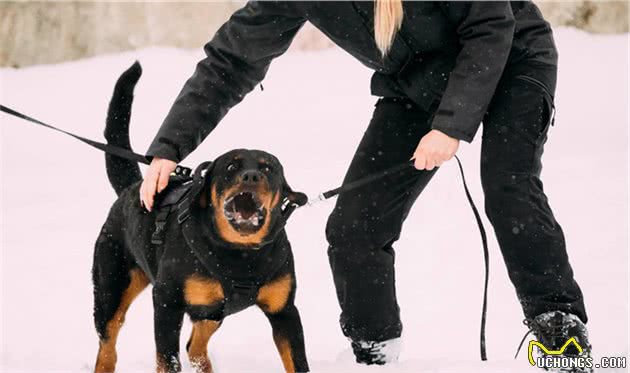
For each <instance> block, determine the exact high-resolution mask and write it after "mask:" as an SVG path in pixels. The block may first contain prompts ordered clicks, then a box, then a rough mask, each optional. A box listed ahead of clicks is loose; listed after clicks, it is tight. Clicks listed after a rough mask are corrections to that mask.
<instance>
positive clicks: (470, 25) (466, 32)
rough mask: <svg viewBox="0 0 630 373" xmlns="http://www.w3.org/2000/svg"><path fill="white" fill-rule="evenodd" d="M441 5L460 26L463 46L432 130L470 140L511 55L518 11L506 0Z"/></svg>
mask: <svg viewBox="0 0 630 373" xmlns="http://www.w3.org/2000/svg"><path fill="white" fill-rule="evenodd" d="M440 6H441V7H442V9H443V10H444V12H445V14H446V16H447V18H448V19H449V20H450V21H451V22H452V23H453V24H454V25H455V27H456V28H457V34H458V35H459V41H460V43H461V46H462V47H461V51H460V52H459V55H458V56H457V60H456V63H455V68H454V69H453V71H452V72H451V74H450V75H449V78H448V83H447V86H446V90H445V91H444V94H443V95H442V100H441V102H440V105H439V106H438V109H437V111H436V113H435V118H434V120H433V123H432V128H433V129H436V130H439V131H441V132H443V133H445V134H447V135H449V136H451V137H453V138H456V139H459V140H464V141H467V142H470V141H472V139H473V137H474V136H475V133H476V132H477V129H478V128H479V125H480V124H481V120H482V119H483V116H484V114H485V113H486V110H487V108H488V105H489V104H490V100H491V99H492V96H493V95H494V91H495V89H496V87H497V84H498V82H499V79H500V78H501V74H502V73H503V69H504V68H505V64H506V62H507V59H508V55H509V54H510V49H511V48H512V39H513V37H514V25H515V21H514V15H513V14H512V8H511V7H510V4H509V2H506V1H500V2H499V1H487V2H479V1H466V2H461V1H449V2H440Z"/></svg>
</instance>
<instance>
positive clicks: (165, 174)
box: [140, 157, 177, 211]
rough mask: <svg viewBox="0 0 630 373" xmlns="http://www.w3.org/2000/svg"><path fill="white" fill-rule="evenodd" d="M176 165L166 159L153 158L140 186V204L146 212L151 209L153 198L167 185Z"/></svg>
mask: <svg viewBox="0 0 630 373" xmlns="http://www.w3.org/2000/svg"><path fill="white" fill-rule="evenodd" d="M175 167H177V163H176V162H173V161H171V160H168V159H163V158H158V157H154V158H153V160H152V161H151V165H150V166H149V169H148V170H147V172H146V174H145V175H144V180H143V181H142V185H141V186H140V202H141V203H142V205H143V206H144V207H145V208H146V209H147V210H148V211H151V209H152V208H153V197H154V196H155V193H156V191H157V193H160V192H161V191H163V190H164V188H166V186H167V185H168V178H169V177H170V175H171V172H173V171H175Z"/></svg>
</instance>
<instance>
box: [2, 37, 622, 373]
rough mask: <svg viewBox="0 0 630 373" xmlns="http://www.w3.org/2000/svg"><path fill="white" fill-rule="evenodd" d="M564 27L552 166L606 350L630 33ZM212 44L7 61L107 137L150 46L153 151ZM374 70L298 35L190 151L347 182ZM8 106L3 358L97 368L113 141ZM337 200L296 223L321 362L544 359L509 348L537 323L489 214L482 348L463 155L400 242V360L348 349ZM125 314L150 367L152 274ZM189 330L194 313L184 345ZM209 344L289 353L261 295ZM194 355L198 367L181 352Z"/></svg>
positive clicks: (252, 356)
mask: <svg viewBox="0 0 630 373" xmlns="http://www.w3.org/2000/svg"><path fill="white" fill-rule="evenodd" d="M556 37H557V43H558V46H559V50H560V55H561V61H560V63H561V65H560V77H559V90H558V94H557V109H558V113H557V119H556V125H555V127H554V128H553V129H552V131H551V134H550V140H549V142H548V145H547V148H546V154H545V157H544V161H545V170H544V173H543V180H544V181H545V187H546V191H547V193H548V195H549V198H550V201H551V204H552V206H553V208H554V212H555V214H556V217H557V218H558V220H559V221H560V223H561V224H562V226H563V228H564V230H565V233H566V237H567V242H568V248H569V254H570V258H571V263H572V265H573V268H574V270H575V273H576V278H577V280H578V282H579V283H580V285H581V287H582V290H583V291H584V294H585V297H586V303H587V308H588V312H589V316H590V322H589V324H588V326H589V329H590V333H591V339H592V344H593V346H594V348H595V354H596V356H610V355H612V356H627V355H628V251H627V248H628V217H627V212H628V211H627V208H628V198H627V190H628V178H627V176H628V174H627V173H628V157H627V149H628V142H627V141H628V136H627V135H628V132H627V131H628V102H629V100H628V90H627V84H628V69H627V67H628V35H627V34H626V35H620V36H593V35H589V34H586V33H582V32H579V31H575V30H572V29H558V30H557V31H556ZM200 57H201V51H200V50H195V51H187V50H177V49H166V48H151V49H144V50H140V51H135V52H129V53H123V54H117V55H108V56H101V57H97V58H92V59H86V60H81V61H76V62H70V63H64V64H59V65H51V66H36V67H30V68H25V69H19V70H15V69H1V70H0V102H1V103H3V104H5V105H8V106H10V107H14V108H16V109H18V110H23V111H25V112H27V113H29V114H31V115H33V116H35V117H36V118H39V119H42V120H44V121H48V122H50V123H53V124H56V125H58V126H61V127H63V128H64V129H67V130H70V131H76V132H78V133H79V134H82V135H84V136H86V137H89V138H94V139H102V131H103V127H104V118H105V114H106V110H107V104H108V101H109V99H110V95H111V92H112V89H113V85H114V82H115V80H116V78H117V77H118V75H119V74H120V73H121V72H122V71H123V70H125V69H126V68H127V67H128V66H129V65H130V64H131V63H132V62H133V61H134V60H135V59H138V60H140V62H141V63H142V65H143V68H144V75H143V77H142V78H141V80H140V83H139V85H138V88H137V90H136V101H135V103H134V108H133V115H132V134H131V138H132V142H133V146H134V149H135V150H136V151H139V152H143V151H145V150H146V149H147V147H148V145H149V142H150V141H151V139H152V137H153V135H154V134H155V132H156V131H157V129H158V127H159V125H160V124H161V121H162V119H163V118H164V116H165V115H166V112H167V110H168V108H169V106H170V104H171V103H172V101H173V99H174V97H175V95H176V94H177V93H178V92H179V89H180V87H181V85H182V84H183V82H184V81H185V79H186V78H187V77H188V76H189V75H190V73H191V72H192V69H193V67H194V63H195V62H196V61H197V60H198V59H199V58H200ZM327 67H328V68H327ZM332 67H334V69H333V68H332ZM369 77H370V72H369V71H368V70H367V69H365V68H364V67H362V66H361V65H360V64H359V63H358V62H356V61H354V60H353V59H352V58H351V57H349V56H348V55H346V54H345V53H343V52H341V51H339V50H337V49H332V50H326V51H320V52H291V53H288V54H287V55H286V56H283V57H282V58H280V59H278V60H277V61H275V62H274V64H273V65H272V67H271V69H270V71H269V74H268V76H267V78H266V80H265V81H264V88H265V89H264V91H262V92H261V90H260V89H256V90H255V91H254V92H253V93H252V94H250V95H249V96H247V97H246V99H245V100H244V102H243V103H242V104H241V105H239V106H237V107H236V108H235V109H233V110H232V111H231V112H230V113H229V114H228V116H227V117H226V118H225V120H224V121H223V122H222V123H221V125H220V126H219V127H218V128H217V130H216V131H215V132H214V133H213V134H212V135H211V136H210V137H209V138H208V139H207V140H206V141H205V142H204V143H203V145H202V146H200V147H199V148H198V150H197V151H196V152H195V153H193V154H192V155H191V156H190V157H189V158H188V159H186V160H185V162H184V164H186V165H189V166H194V165H196V164H198V163H200V162H201V161H202V160H206V159H213V158H215V157H216V156H217V155H219V154H221V153H222V152H224V151H227V150H229V149H232V148H237V147H249V148H261V149H264V150H267V151H269V152H271V153H274V154H275V155H277V156H278V157H279V159H280V160H281V161H282V162H283V164H284V167H285V169H286V173H287V177H288V180H289V182H290V184H291V186H292V187H293V188H294V189H296V190H300V191H304V192H307V193H308V194H309V195H316V194H317V193H319V192H321V191H322V190H325V189H329V188H332V187H334V186H337V185H338V184H339V182H340V181H341V179H342V176H343V174H344V171H345V168H346V167H347V165H348V163H349V161H350V158H351V156H352V153H353V151H354V149H355V146H356V144H357V143H358V141H359V139H360V137H361V135H362V133H363V130H364V128H365V127H366V126H367V123H368V121H369V119H370V115H371V109H372V106H373V104H374V102H375V98H374V97H371V96H370V95H369ZM0 121H1V122H2V124H1V125H0V131H1V136H0V138H1V141H0V144H1V149H2V151H1V162H0V167H1V172H0V175H1V180H0V182H1V185H2V193H1V211H2V214H1V247H2V248H1V250H0V255H1V267H0V270H1V277H0V278H1V280H2V288H1V289H2V290H1V291H2V294H1V296H0V302H1V304H0V309H1V310H2V324H1V328H2V330H0V335H1V336H2V355H1V360H0V370H2V371H5V372H87V371H90V370H91V369H92V368H93V364H94V360H95V356H96V351H97V345H98V343H97V338H96V333H95V331H94V328H93V324H92V287H91V279H90V268H91V257H92V249H93V243H94V241H95V239H96V235H97V233H98V232H99V229H100V226H101V224H102V223H103V221H104V219H105V216H106V214H107V212H108V209H109V207H110V205H111V204H112V202H113V201H114V198H115V195H114V192H113V190H112V189H111V187H110V186H109V184H108V182H107V179H106V174H105V167H104V162H103V158H104V157H103V155H102V154H101V153H100V152H98V151H95V150H92V149H90V148H89V147H86V146H85V145H84V144H81V143H79V142H77V141H76V140H73V139H71V138H68V137H64V136H60V135H58V134H56V133H53V132H51V131H48V130H44V129H41V128H36V127H35V126H33V125H31V124H28V123H26V122H23V121H20V120H18V119H14V118H9V117H7V116H4V115H0ZM479 145H480V136H478V137H477V138H476V140H475V141H474V143H473V144H471V145H468V144H464V145H462V146H461V150H460V152H459V154H460V155H461V158H462V160H463V162H464V166H465V168H466V172H467V177H468V179H469V183H470V186H471V189H472V193H473V195H474V197H475V199H476V201H477V204H478V205H479V206H480V207H481V206H482V205H483V203H482V202H483V196H482V192H481V187H480V181H479V174H478V164H479ZM332 207H333V202H325V203H321V204H319V205H316V206H314V207H312V208H304V209H301V210H298V211H297V212H296V213H295V214H294V215H293V217H292V219H291V222H290V223H289V226H288V228H287V229H288V234H289V237H290V239H291V242H292V246H293V250H294V254H295V259H296V270H297V277H298V281H299V287H298V297H297V304H298V307H299V309H300V311H301V315H302V320H303V323H304V329H305V336H306V345H307V353H308V357H309V360H310V364H311V368H312V370H313V371H314V372H368V371H370V372H372V371H373V372H377V371H378V372H426V373H428V372H432V373H438V372H439V373H446V372H449V373H450V372H477V371H478V372H520V371H523V372H530V371H535V369H533V368H531V367H529V365H528V363H527V358H526V352H525V353H523V352H521V355H520V357H519V359H518V360H517V361H514V360H513V355H514V352H515V349H516V346H517V344H518V342H519V341H520V338H521V337H522V335H523V334H524V333H525V331H526V329H525V327H524V326H523V325H522V323H521V322H522V318H523V316H522V313H521V310H520V306H519V304H518V302H517V300H516V296H515V293H514V290H513V287H512V285H511V284H510V282H509V280H508V277H507V273H506V270H505V267H504V265H503V261H502V259H501V256H500V253H499V249H498V246H497V243H496V241H495V240H494V237H493V234H492V231H491V228H490V225H489V223H488V222H487V221H486V227H487V228H488V229H490V232H489V233H490V237H491V240H490V250H491V282H490V303H489V310H488V330H487V340H488V353H489V358H490V361H488V362H485V363H482V362H480V361H479V357H478V356H479V352H478V350H479V347H478V333H479V313H480V309H481V293H482V281H483V258H482V253H481V243H480V239H479V235H478V232H477V227H476V225H475V222H474V218H473V216H472V213H471V212H470V210H469V207H468V205H467V202H466V199H465V196H464V193H463V190H462V186H461V182H460V179H459V175H458V172H457V169H456V164H455V163H454V162H450V163H449V164H447V165H445V166H444V167H443V169H442V170H440V172H439V173H438V175H437V176H436V177H435V178H434V179H433V181H432V182H431V184H430V185H429V187H428V188H427V189H426V190H425V192H424V193H423V195H422V196H421V197H420V199H419V201H418V202H417V204H416V206H415V208H414V209H413V210H412V213H411V215H410V216H409V218H408V220H407V222H406V225H405V227H404V232H403V234H402V238H401V239H400V241H399V242H398V243H397V244H396V248H397V275H398V279H397V280H398V281H397V283H398V294H399V303H400V306H401V309H402V318H403V322H404V327H405V330H404V335H403V340H404V345H403V352H402V354H401V359H400V362H399V363H398V364H394V365H390V366H385V367H365V366H358V365H356V364H354V363H353V362H352V359H351V355H350V354H349V352H348V351H347V349H348V347H349V343H348V342H347V340H346V339H345V338H344V337H343V336H342V334H341V332H340V329H339V326H338V322H337V320H338V313H339V307H338V305H337V301H336V298H335V293H334V288H333V283H332V277H331V274H330V270H329V267H328V259H327V256H326V248H327V245H326V241H325V237H324V226H325V223H326V218H327V216H328V214H329V212H330V211H331V209H332ZM445 263H448V265H445ZM126 320H127V321H126V324H125V326H124V328H123V330H122V331H121V335H120V337H119V342H118V351H119V353H118V356H119V364H118V368H119V371H121V372H147V371H151V370H152V369H153V366H154V356H155V354H154V351H155V347H154V343H153V330H152V329H153V326H152V323H153V321H152V320H153V319H152V306H151V297H150V292H149V291H145V292H144V293H143V294H142V295H141V296H140V297H139V299H138V300H137V301H136V302H135V303H134V304H133V306H132V307H131V309H130V311H129V313H128V315H127V319H126ZM189 332H190V324H189V322H188V321H186V323H185V326H184V330H183V332H182V351H183V344H184V343H185V341H186V339H187V336H188V334H189ZM209 350H210V354H211V358H212V359H213V363H214V366H215V368H216V371H217V372H219V373H224V372H254V371H256V372H260V371H280V370H281V369H282V365H281V362H280V359H279V357H278V355H277V352H276V351H275V347H274V345H273V342H272V338H271V330H270V327H269V325H268V323H267V321H266V319H265V318H264V316H263V315H262V313H261V312H260V311H259V310H257V309H256V308H250V309H248V310H246V311H244V312H241V313H239V314H237V315H235V316H232V317H230V318H228V319H227V320H226V322H225V323H224V325H223V326H222V327H221V329H220V330H219V332H218V333H217V334H216V335H215V336H214V337H213V338H212V340H211V342H210V345H209ZM182 362H183V363H184V369H185V371H190V366H189V364H188V362H187V361H186V358H185V356H184V355H182ZM613 371H614V370H608V371H607V372H613ZM617 371H618V372H620V371H622V370H617Z"/></svg>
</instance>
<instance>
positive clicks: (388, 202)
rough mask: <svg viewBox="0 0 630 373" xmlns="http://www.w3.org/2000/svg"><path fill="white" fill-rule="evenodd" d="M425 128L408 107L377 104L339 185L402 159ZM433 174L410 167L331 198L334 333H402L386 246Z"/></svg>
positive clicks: (384, 336) (382, 336) (359, 336)
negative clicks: (336, 311) (337, 325)
mask: <svg viewBox="0 0 630 373" xmlns="http://www.w3.org/2000/svg"><path fill="white" fill-rule="evenodd" d="M429 130H430V125H429V114H428V113H426V112H424V111H422V110H419V109H417V108H416V107H415V106H413V105H412V104H410V103H409V101H406V100H404V101H402V100H396V101H392V99H385V100H381V101H379V102H378V103H377V105H376V109H375V111H374V115H373V117H372V121H371V122H370V125H369V127H368V129H367V130H366V132H365V134H364V136H363V139H362V140H361V143H360V144H359V147H358V149H357V151H356V153H355V155H354V158H353V160H352V162H351V164H350V167H349V169H348V172H347V174H346V177H345V179H344V182H351V181H354V180H357V179H359V178H362V177H364V176H367V175H370V174H374V173H377V172H379V171H382V170H385V169H387V168H390V167H393V166H395V165H398V164H401V163H403V162H406V161H408V160H409V159H410V158H411V156H412V154H413V152H414V150H415V148H416V146H417V144H418V142H419V141H420V138H422V136H424V135H425V134H426V133H427V132H428V131H429ZM434 173H435V170H434V171H431V172H427V171H423V172H418V171H415V170H414V169H413V167H411V166H410V167H409V169H408V170H406V171H403V172H401V173H400V174H397V175H391V176H387V177H384V178H383V179H379V180H377V181H375V182H373V183H370V184H368V185H365V186H363V187H361V188H359V189H356V190H353V191H351V192H348V193H342V194H341V195H340V196H339V197H338V199H337V203H336V206H335V209H334V210H333V212H332V214H331V215H330V218H329V219H328V224H327V227H326V236H327V238H328V242H329V244H330V247H329V249H328V255H329V259H330V265H331V268H332V272H333V278H334V282H335V286H336V289H337V296H338V299H339V304H340V306H341V311H342V313H341V318H340V321H341V327H342V330H343V333H344V334H345V335H346V336H347V337H349V338H351V339H352V340H353V341H385V340H389V339H393V338H396V337H399V336H400V334H401V331H402V325H401V322H400V317H399V309H398V304H397V302H396V289H395V283H394V250H393V248H392V244H393V243H394V242H395V241H396V240H397V239H398V236H399V233H400V230H401V227H402V223H403V221H404V220H405V217H406V216H407V213H408V212H409V209H410V207H411V205H412V204H413V202H414V201H415V199H416V198H417V196H418V195H419V193H420V192H421V191H422V189H423V188H424V186H425V185H426V184H427V183H428V182H429V180H430V178H431V177H432V176H433V174H434Z"/></svg>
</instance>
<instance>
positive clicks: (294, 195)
mask: <svg viewBox="0 0 630 373" xmlns="http://www.w3.org/2000/svg"><path fill="white" fill-rule="evenodd" d="M282 194H283V197H284V198H287V199H288V200H289V201H291V202H292V203H295V204H296V205H298V206H304V205H306V203H307V202H308V196H307V195H306V194H304V193H302V192H296V191H294V190H293V189H291V187H290V186H289V183H287V179H285V178H284V176H283V177H282Z"/></svg>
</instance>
